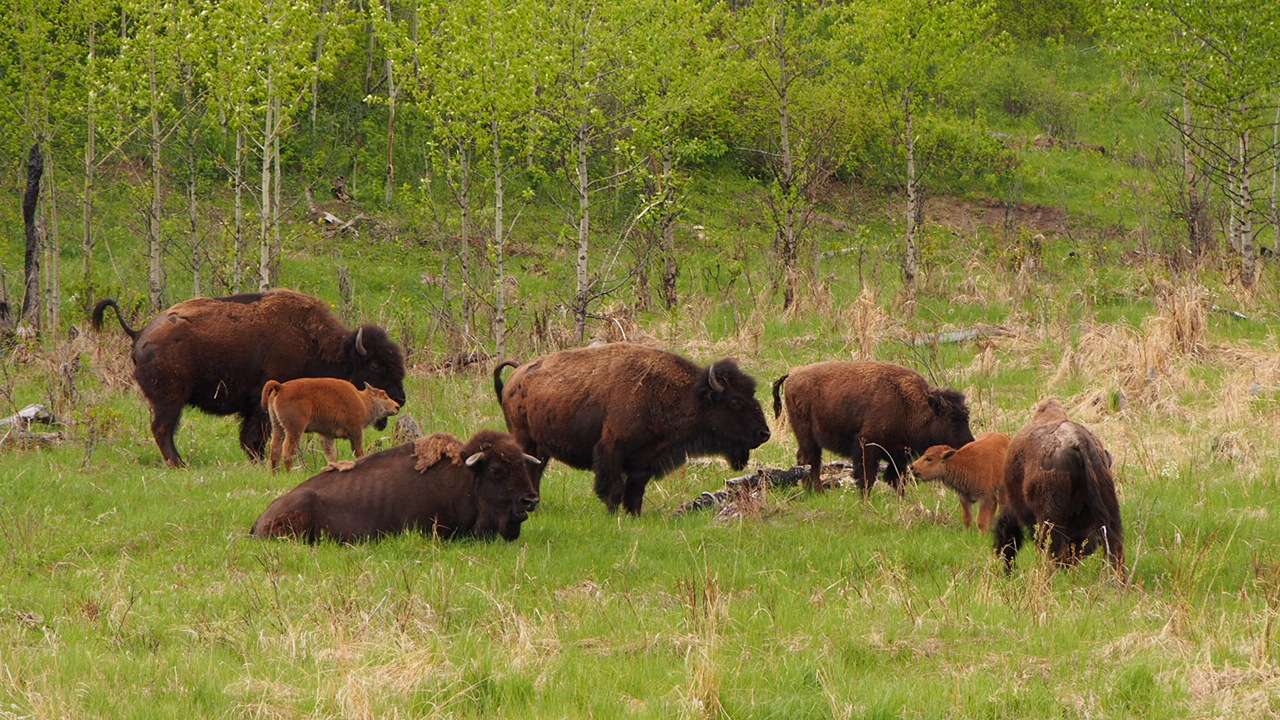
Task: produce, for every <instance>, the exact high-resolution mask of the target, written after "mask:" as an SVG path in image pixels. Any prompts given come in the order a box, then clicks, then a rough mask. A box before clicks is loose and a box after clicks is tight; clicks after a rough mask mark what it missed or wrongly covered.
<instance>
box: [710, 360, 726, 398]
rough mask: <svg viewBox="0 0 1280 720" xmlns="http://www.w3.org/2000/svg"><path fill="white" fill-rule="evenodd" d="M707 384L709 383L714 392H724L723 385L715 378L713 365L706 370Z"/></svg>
mask: <svg viewBox="0 0 1280 720" xmlns="http://www.w3.org/2000/svg"><path fill="white" fill-rule="evenodd" d="M707 382H708V383H710V385H711V389H712V390H714V391H716V392H723V391H724V383H722V382H720V379H719V378H717V377H716V366H715V365H712V366H711V367H709V368H707Z"/></svg>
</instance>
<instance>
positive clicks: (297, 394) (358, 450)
mask: <svg viewBox="0 0 1280 720" xmlns="http://www.w3.org/2000/svg"><path fill="white" fill-rule="evenodd" d="M262 407H264V408H266V409H267V414H268V415H270V417H271V469H272V470H275V469H276V468H278V467H279V466H280V460H281V456H282V454H283V459H284V469H285V470H292V469H293V458H294V457H295V456H296V455H297V454H298V446H299V444H301V442H302V436H303V435H304V434H306V433H309V432H313V433H317V434H319V435H320V444H321V446H323V448H324V456H325V458H327V459H328V460H329V462H331V463H335V462H337V461H338V447H337V445H336V444H335V443H334V438H340V437H345V438H347V439H349V440H350V441H351V450H352V452H354V453H355V456H356V459H357V460H359V459H360V458H362V457H364V429H365V428H366V427H368V426H369V425H372V424H374V423H376V422H377V421H379V420H382V419H383V418H386V417H389V416H391V415H395V414H396V413H397V412H399V410H400V403H398V402H396V401H395V400H392V399H391V398H390V397H389V396H388V395H387V394H386V393H385V392H383V391H382V390H380V389H378V388H376V387H374V386H372V385H366V386H365V388H364V390H357V389H356V386H355V385H352V384H351V383H349V382H347V381H346V380H340V379H338V378H298V379H296V380H290V381H289V382H286V383H281V382H277V381H275V380H268V381H267V384H266V385H264V386H263V387H262Z"/></svg>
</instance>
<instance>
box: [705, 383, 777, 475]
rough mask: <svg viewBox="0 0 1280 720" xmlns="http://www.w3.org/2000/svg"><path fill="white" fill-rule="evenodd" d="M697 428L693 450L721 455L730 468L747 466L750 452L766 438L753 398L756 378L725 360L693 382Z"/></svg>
mask: <svg viewBox="0 0 1280 720" xmlns="http://www.w3.org/2000/svg"><path fill="white" fill-rule="evenodd" d="M694 389H695V392H696V394H697V397H698V406H699V407H698V417H697V418H696V420H695V422H696V423H697V424H698V426H699V427H700V428H701V433H700V437H699V441H698V442H697V443H695V444H696V445H697V446H698V447H696V448H695V451H704V452H708V453H714V454H721V455H724V458H725V459H726V460H728V461H729V464H730V465H731V466H732V467H733V469H734V470H741V469H742V468H744V467H746V466H747V461H748V460H749V459H750V458H751V451H752V450H754V449H755V448H758V447H760V446H761V445H763V444H764V442H765V441H766V440H768V439H769V422H768V421H767V420H765V417H764V410H763V409H762V408H761V407H760V403H759V401H757V400H756V381H755V380H754V379H753V378H752V377H751V376H750V375H747V374H746V373H744V372H742V370H741V369H739V368H738V364H737V363H736V362H734V361H733V360H729V359H725V360H721V361H720V362H718V363H716V364H714V365H712V366H711V367H709V368H707V371H706V372H705V373H703V374H702V376H701V377H700V378H699V379H698V380H697V381H696V382H695V386H694Z"/></svg>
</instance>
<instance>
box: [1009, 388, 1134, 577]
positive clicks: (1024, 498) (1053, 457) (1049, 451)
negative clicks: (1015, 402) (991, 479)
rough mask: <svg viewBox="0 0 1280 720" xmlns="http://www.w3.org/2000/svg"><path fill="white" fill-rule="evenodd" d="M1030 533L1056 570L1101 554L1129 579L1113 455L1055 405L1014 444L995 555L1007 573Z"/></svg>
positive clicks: (1039, 412)
mask: <svg viewBox="0 0 1280 720" xmlns="http://www.w3.org/2000/svg"><path fill="white" fill-rule="evenodd" d="M1028 527H1030V528H1034V529H1035V532H1036V540H1037V542H1038V543H1039V544H1040V545H1041V546H1042V547H1044V546H1046V545H1047V546H1048V551H1049V554H1050V555H1052V556H1053V559H1054V561H1055V562H1056V563H1058V564H1060V565H1064V566H1069V565H1074V564H1075V563H1077V562H1079V560H1080V558H1082V557H1084V556H1085V555H1088V554H1089V553H1091V552H1093V551H1094V550H1096V549H1098V548H1099V547H1102V548H1104V549H1105V550H1106V552H1107V555H1108V557H1109V558H1110V560H1111V564H1112V566H1113V567H1114V568H1115V570H1116V572H1117V573H1118V574H1119V575H1120V576H1121V577H1123V576H1124V572H1125V569H1124V528H1123V527H1122V526H1121V522H1120V504H1119V502H1118V501H1117V498H1116V486H1115V479H1114V478H1113V477H1112V475H1111V463H1110V460H1109V456H1108V455H1107V451H1106V449H1105V448H1103V447H1102V443H1101V442H1100V441H1099V440H1098V438H1097V437H1096V436H1095V435H1094V434H1093V433H1092V432H1089V429H1088V428H1086V427H1084V426H1083V425H1080V424H1079V423H1074V422H1071V421H1070V420H1068V419H1067V414H1066V411H1065V410H1064V409H1063V407H1062V403H1061V402H1059V401H1058V400H1056V399H1052V398H1051V399H1049V400H1045V401H1044V402H1041V403H1040V405H1039V406H1038V407H1037V408H1036V414H1035V416H1034V417H1033V418H1032V419H1031V424H1029V425H1027V426H1026V427H1025V428H1023V429H1022V430H1021V431H1019V432H1018V434H1017V435H1014V437H1013V441H1012V442H1011V443H1010V444H1009V453H1008V457H1007V459H1006V461H1005V506H1004V509H1003V510H1002V511H1001V513H1000V519H999V520H998V521H997V522H996V531H995V536H996V537H995V547H996V552H997V553H999V554H1000V555H1001V557H1003V558H1004V560H1005V567H1006V568H1007V569H1012V567H1013V560H1014V558H1015V557H1017V555H1018V550H1019V549H1020V548H1021V547H1022V541H1023V535H1024V528H1028Z"/></svg>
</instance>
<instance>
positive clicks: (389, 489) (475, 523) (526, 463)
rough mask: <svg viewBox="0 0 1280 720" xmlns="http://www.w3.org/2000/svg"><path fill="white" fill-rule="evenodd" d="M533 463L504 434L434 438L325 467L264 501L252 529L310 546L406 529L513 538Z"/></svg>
mask: <svg viewBox="0 0 1280 720" xmlns="http://www.w3.org/2000/svg"><path fill="white" fill-rule="evenodd" d="M538 465H539V463H538V461H537V459H536V458H533V457H530V456H528V455H525V454H524V451H523V450H522V449H521V448H520V446H519V445H517V444H516V442H515V440H513V439H512V437H511V436H510V435H508V434H507V433H504V432H498V431H497V430H481V431H480V432H478V433H476V434H475V436H474V437H472V438H471V439H470V440H468V441H467V442H465V443H464V442H463V441H462V440H459V439H458V438H456V437H454V436H452V435H450V434H448V433H436V434H434V435H428V436H427V437H423V438H419V439H418V440H417V441H415V442H412V443H405V444H403V445H399V446H396V447H393V448H391V449H389V450H384V451H382V452H379V453H374V454H372V455H370V456H368V457H366V458H364V459H362V460H358V461H356V462H354V463H342V464H341V465H340V466H337V467H335V466H332V465H331V466H329V467H328V468H326V469H325V470H324V471H323V472H321V473H320V474H318V475H315V476H313V477H312V478H310V479H309V480H307V481H306V482H304V483H302V484H301V485H299V486H298V487H296V488H294V489H292V490H290V491H289V492H287V493H285V494H284V495H282V496H280V497H279V498H277V499H276V500H275V502H273V503H271V505H269V506H268V507H267V509H266V511H265V512H263V513H262V515H261V516H260V517H259V518H258V520H257V522H255V523H254V524H253V529H252V530H251V532H252V533H253V534H254V535H256V536H258V537H272V536H291V537H299V538H302V539H304V540H306V541H308V542H311V543H314V542H317V541H319V540H321V539H324V538H332V539H335V540H339V541H342V542H351V541H355V540H364V539H368V538H372V537H377V536H380V535H392V534H396V533H402V532H408V531H411V530H417V531H420V532H423V533H431V534H432V535H435V536H437V537H442V538H458V537H476V538H482V539H488V538H492V537H493V536H495V535H497V536H500V537H503V538H505V539H507V540H515V539H516V538H518V537H519V536H520V525H521V523H523V522H524V521H525V520H527V519H528V518H529V513H530V512H532V511H533V510H534V509H535V508H536V507H537V506H538V501H539V498H538V492H537V490H535V489H534V487H533V480H532V479H531V477H530V472H531V471H532V470H536V469H537V468H538Z"/></svg>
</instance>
